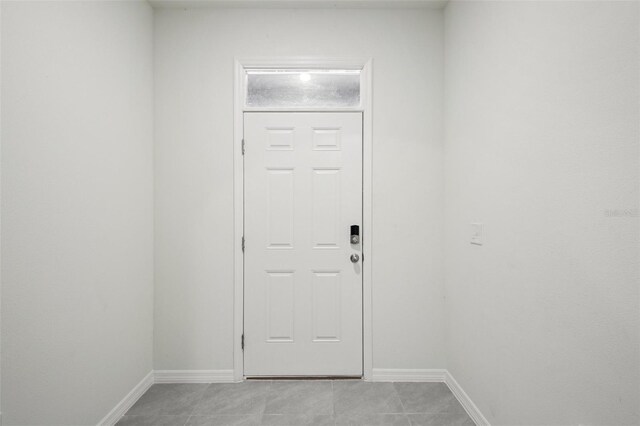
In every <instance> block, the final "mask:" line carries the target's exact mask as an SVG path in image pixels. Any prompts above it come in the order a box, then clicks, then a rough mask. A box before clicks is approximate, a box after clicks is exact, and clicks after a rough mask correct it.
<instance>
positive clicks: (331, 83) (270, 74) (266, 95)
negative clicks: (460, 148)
mask: <svg viewBox="0 0 640 426" xmlns="http://www.w3.org/2000/svg"><path fill="white" fill-rule="evenodd" d="M246 76H247V80H246V82H247V85H246V87H247V93H246V102H245V105H246V106H247V107H250V108H357V107H359V106H360V70H278V69H268V70H247V74H246Z"/></svg>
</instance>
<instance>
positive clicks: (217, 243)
mask: <svg viewBox="0 0 640 426" xmlns="http://www.w3.org/2000/svg"><path fill="white" fill-rule="evenodd" d="M155 16H156V23H155V25H156V26H155V31H156V37H155V42H156V51H155V55H156V57H155V65H156V116H155V118H156V125H155V131H156V146H155V148H156V150H155V184H156V186H155V200H156V204H155V213H156V225H155V235H156V244H155V249H156V254H155V256H156V257H155V265H156V269H155V272H156V298H155V303H156V304H155V308H156V312H155V318H156V321H155V368H156V369H187V370H188V369H231V368H233V358H232V357H233V348H232V343H233V243H234V241H233V61H234V57H252V56H253V57H255V56H314V55H315V56H358V57H362V56H371V57H373V58H374V70H373V72H374V107H373V109H374V111H373V115H374V140H373V162H374V165H373V168H374V179H373V185H374V195H373V197H374V201H373V204H374V211H373V216H374V219H373V220H374V228H375V231H374V235H373V251H374V253H373V256H374V257H375V264H374V266H373V316H374V320H373V332H374V341H373V344H374V354H373V365H374V367H375V368H443V367H444V348H443V345H444V337H443V330H444V325H443V321H444V313H443V306H444V301H443V292H444V289H443V273H442V261H443V260H442V244H443V240H442V235H443V229H442V228H443V216H442V214H443V212H442V203H443V180H442V179H443V171H442V169H443V168H442V149H443V147H442V135H441V128H442V66H443V64H442V12H441V11H433V10H432V11H429V10H332V9H324V10H322V9H313V10H287V9H279V10H274V9H272V10H255V9H253V10H247V9H226V10H225V9H214V10H206V9H196V10H191V11H190V10H157V11H156V14H155Z"/></svg>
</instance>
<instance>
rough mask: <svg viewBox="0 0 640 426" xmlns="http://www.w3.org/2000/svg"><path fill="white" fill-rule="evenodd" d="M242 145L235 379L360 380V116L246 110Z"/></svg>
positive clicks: (353, 114) (351, 114)
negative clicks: (240, 315)
mask: <svg viewBox="0 0 640 426" xmlns="http://www.w3.org/2000/svg"><path fill="white" fill-rule="evenodd" d="M244 139H245V147H246V149H245V156H244V177H245V180H244V182H245V183H244V185H245V188H244V203H245V205H244V206H245V207H244V211H245V218H244V227H245V228H244V235H245V242H246V243H245V252H244V265H245V266H244V268H245V271H244V301H245V302H244V338H245V346H244V348H245V349H244V372H245V375H246V376H334V375H348V376H361V375H362V267H361V261H362V254H361V242H360V243H355V244H352V242H351V239H350V234H351V226H352V225H357V226H359V227H360V228H361V226H362V114H361V113H359V112H338V113H322V112H282V113H279V112H278V113H274V112H256V113H253V112H248V113H245V114H244ZM352 255H355V256H354V257H353V258H351V256H352ZM356 257H358V258H356Z"/></svg>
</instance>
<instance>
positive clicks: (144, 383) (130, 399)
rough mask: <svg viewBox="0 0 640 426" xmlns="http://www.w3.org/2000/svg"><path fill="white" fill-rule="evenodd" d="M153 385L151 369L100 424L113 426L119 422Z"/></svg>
mask: <svg viewBox="0 0 640 426" xmlns="http://www.w3.org/2000/svg"><path fill="white" fill-rule="evenodd" d="M151 385H153V371H150V372H149V374H147V375H146V376H145V377H144V379H142V380H141V381H140V383H138V384H137V385H135V387H134V388H133V389H132V390H131V392H129V393H128V394H127V396H125V397H124V398H123V399H122V401H120V402H119V403H118V404H117V405H116V406H115V407H114V408H113V410H111V411H110V412H109V414H107V415H106V416H105V417H104V419H102V420H100V423H98V426H112V425H115V424H116V423H118V420H120V418H121V417H122V416H123V415H124V413H126V412H127V411H128V410H129V408H131V407H132V406H133V404H135V403H136V401H137V400H138V399H139V398H140V397H141V396H142V395H144V393H145V392H146V391H147V390H148V389H149V388H150V387H151Z"/></svg>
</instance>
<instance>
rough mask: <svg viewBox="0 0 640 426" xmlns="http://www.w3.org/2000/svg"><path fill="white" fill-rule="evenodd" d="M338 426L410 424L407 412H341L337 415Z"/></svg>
mask: <svg viewBox="0 0 640 426" xmlns="http://www.w3.org/2000/svg"><path fill="white" fill-rule="evenodd" d="M336 425H337V426H383V425H384V426H409V419H408V418H407V416H406V415H405V414H372V413H361V414H340V415H338V416H337V417H336Z"/></svg>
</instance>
